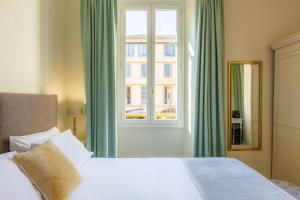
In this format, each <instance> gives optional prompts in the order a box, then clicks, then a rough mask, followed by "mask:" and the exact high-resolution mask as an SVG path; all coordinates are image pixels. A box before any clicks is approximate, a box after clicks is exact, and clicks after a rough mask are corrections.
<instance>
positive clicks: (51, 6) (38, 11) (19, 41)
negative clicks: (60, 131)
mask: <svg viewBox="0 0 300 200" xmlns="http://www.w3.org/2000/svg"><path fill="white" fill-rule="evenodd" d="M63 6H64V4H63V1H60V0H45V1H40V0H26V1H24V0H1V1H0V24H1V31H0V44H1V48H0V92H18V93H47V94H58V96H59V116H58V118H59V126H60V127H63V101H64V94H63V89H64V80H63V78H64V77H63V45H62V44H63V43H62V41H63V34H62V21H63V18H64V17H63Z"/></svg>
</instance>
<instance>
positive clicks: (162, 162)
mask: <svg viewBox="0 0 300 200" xmlns="http://www.w3.org/2000/svg"><path fill="white" fill-rule="evenodd" d="M80 174H81V175H82V176H83V177H84V180H83V182H82V183H81V184H80V185H79V186H78V188H76V189H75V191H74V192H73V193H72V194H71V196H70V200H79V199H81V200H82V199H85V200H89V199H93V200H96V199H104V200H160V199H162V200H229V199H230V200H254V199H255V200H279V199H280V200H295V199H294V198H293V197H292V196H290V195H289V194H287V193H286V192H285V191H283V190H282V189H280V188H279V187H277V186H276V185H274V184H273V183H271V182H270V181H269V180H267V179H266V178H264V177H263V176H262V175H260V174H259V173H257V172H256V171H254V170H253V169H251V168H249V167H248V166H247V165H245V164H243V163H242V162H240V161H238V160H235V159H231V158H190V159H180V158H142V159H137V158H135V159H133V158H132V159H129V158H124V159H123V158H118V159H108V158H92V159H90V160H89V161H87V162H86V163H85V165H84V166H82V168H81V169H80Z"/></svg>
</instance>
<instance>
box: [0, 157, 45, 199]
mask: <svg viewBox="0 0 300 200" xmlns="http://www.w3.org/2000/svg"><path fill="white" fill-rule="evenodd" d="M10 155H11V154H10ZM4 157H5V156H3V155H2V154H1V157H0V191H1V192H0V199H3V200H4V199H12V200H24V199H30V200H42V197H41V194H40V192H39V191H38V190H37V189H36V188H35V187H34V186H33V185H32V183H31V181H30V180H29V179H28V178H27V176H26V175H25V174H24V173H23V172H22V171H21V170H20V169H19V168H18V166H17V165H16V164H15V163H14V162H13V161H12V160H11V159H8V158H4Z"/></svg>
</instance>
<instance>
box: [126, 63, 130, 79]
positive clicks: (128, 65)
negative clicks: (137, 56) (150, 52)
mask: <svg viewBox="0 0 300 200" xmlns="http://www.w3.org/2000/svg"><path fill="white" fill-rule="evenodd" d="M125 72H126V77H130V76H131V64H128V63H126V65H125Z"/></svg>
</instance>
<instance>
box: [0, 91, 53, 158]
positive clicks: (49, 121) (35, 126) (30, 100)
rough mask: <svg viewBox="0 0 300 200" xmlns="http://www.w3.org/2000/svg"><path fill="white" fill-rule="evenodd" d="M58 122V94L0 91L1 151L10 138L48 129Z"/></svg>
mask: <svg viewBox="0 0 300 200" xmlns="http://www.w3.org/2000/svg"><path fill="white" fill-rule="evenodd" d="M56 124H57V95H39V94H14V93H0V153H4V152H7V151H9V148H8V139H9V136H13V135H19V136H21V135H27V134H31V133H35V132H40V131H45V130H48V129H50V128H52V127H54V126H56Z"/></svg>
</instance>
